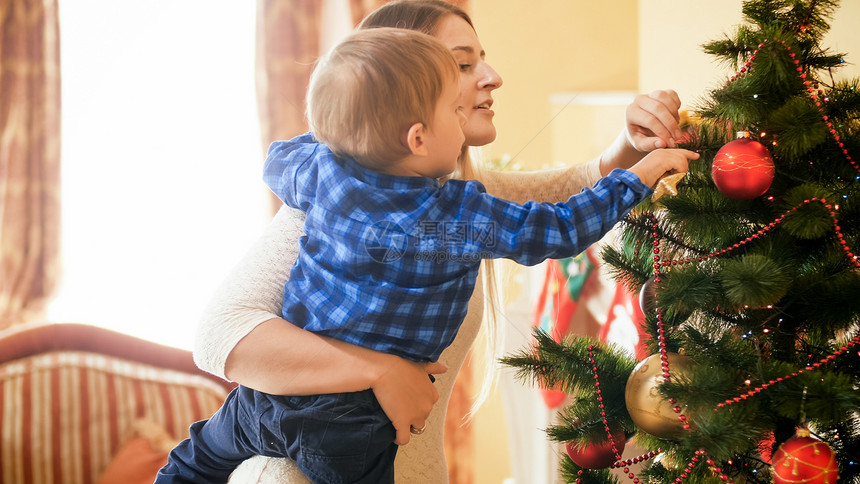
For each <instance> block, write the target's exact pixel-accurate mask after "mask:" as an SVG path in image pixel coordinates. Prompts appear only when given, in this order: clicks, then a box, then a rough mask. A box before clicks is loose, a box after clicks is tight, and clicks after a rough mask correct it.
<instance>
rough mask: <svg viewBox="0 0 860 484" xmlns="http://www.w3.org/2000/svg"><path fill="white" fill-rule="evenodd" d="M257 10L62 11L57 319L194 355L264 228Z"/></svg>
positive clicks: (227, 6)
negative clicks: (212, 305)
mask: <svg viewBox="0 0 860 484" xmlns="http://www.w3.org/2000/svg"><path fill="white" fill-rule="evenodd" d="M255 8H256V5H255V2H248V1H239V2H237V1H232V0H217V1H211V0H210V1H204V0H180V1H177V0H152V1H148V2H132V1H129V0H121V1H116V0H114V1H108V0H86V1H76V2H60V33H61V56H62V57H61V62H62V72H61V76H62V82H63V92H62V100H63V106H62V109H63V119H62V123H63V124H62V126H63V128H62V129H63V138H62V163H63V173H62V176H63V187H62V192H63V193H62V197H63V198H62V206H63V235H62V237H63V240H62V244H63V266H64V279H63V282H62V285H61V288H60V293H59V294H58V298H57V300H56V301H55V303H54V304H53V305H52V306H51V308H50V312H49V315H50V318H51V320H52V321H59V322H82V323H89V324H95V325H100V326H105V327H109V328H112V329H115V330H118V331H122V332H126V333H130V334H133V335H135V336H138V337H142V338H145V339H150V340H154V341H158V342H160V343H164V344H169V345H173V346H179V347H183V348H191V346H192V339H193V335H194V331H195V327H196V325H197V322H198V317H199V315H200V313H201V311H202V310H203V307H204V306H205V304H206V303H207V301H208V300H209V298H210V297H211V296H212V294H213V292H214V290H215V288H216V287H217V285H218V284H219V283H220V282H221V281H222V280H223V278H224V277H225V275H226V273H227V271H228V270H229V269H230V268H231V267H232V266H233V265H234V264H235V263H236V261H237V260H238V258H239V257H241V255H242V254H243V253H244V252H245V251H246V250H247V249H248V247H250V245H251V244H252V243H253V241H254V240H256V238H257V237H258V236H259V234H260V232H261V230H262V228H263V227H264V225H265V224H266V222H267V221H268V220H269V218H270V217H269V216H268V208H267V199H266V196H267V195H266V189H265V186H264V184H263V183H262V181H261V170H262V161H263V153H262V150H261V149H260V139H259V130H258V125H257V111H256V104H255V103H256V99H255V92H254V28H255V22H256V19H255Z"/></svg>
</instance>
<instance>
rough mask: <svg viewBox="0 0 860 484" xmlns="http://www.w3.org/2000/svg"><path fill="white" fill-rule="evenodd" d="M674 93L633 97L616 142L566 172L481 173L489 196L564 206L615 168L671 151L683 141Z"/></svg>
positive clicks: (679, 105)
mask: <svg viewBox="0 0 860 484" xmlns="http://www.w3.org/2000/svg"><path fill="white" fill-rule="evenodd" d="M680 107H681V100H680V99H679V98H678V94H677V93H675V91H668V90H667V91H654V92H652V93H650V94H641V95H639V96H636V98H635V99H634V100H633V102H632V103H631V104H630V105H629V106H628V107H627V111H626V112H625V122H626V127H625V129H624V131H622V132H621V134H619V135H618V137H617V138H616V139H615V141H614V142H613V143H612V144H611V145H610V146H609V147H608V148H607V149H606V150H605V151H604V152H603V153H602V154H601V155H600V157H598V158H595V159H593V160H591V161H589V162H588V163H585V164H581V165H576V166H573V167H570V168H559V169H552V170H541V171H533V172H498V171H491V170H486V171H482V172H481V181H482V182H483V183H484V186H485V187H486V189H487V193H489V194H490V195H493V196H496V197H499V198H504V199H506V200H510V201H512V202H517V203H525V202H527V201H529V200H534V201H537V202H551V203H555V202H563V201H565V200H567V199H568V198H570V196H571V195H573V194H575V193H577V192H579V191H580V190H582V189H583V188H586V187H591V186H593V185H594V184H595V183H597V181H598V180H599V179H600V178H602V177H604V176H606V175H608V174H609V172H611V171H612V170H613V169H615V168H624V169H629V168H630V167H632V166H633V165H635V164H636V163H638V162H639V161H640V160H642V158H643V157H645V155H647V154H648V153H649V152H651V151H652V150H654V149H657V148H666V147H674V146H675V140H676V139H679V138H681V136H682V133H681V128H680V127H679V126H678V120H679V119H680V118H679V115H678V109H680Z"/></svg>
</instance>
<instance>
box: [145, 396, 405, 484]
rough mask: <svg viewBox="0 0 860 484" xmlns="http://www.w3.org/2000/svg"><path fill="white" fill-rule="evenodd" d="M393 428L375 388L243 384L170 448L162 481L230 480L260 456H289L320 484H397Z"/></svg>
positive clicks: (157, 479) (215, 481) (160, 482)
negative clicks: (286, 388)
mask: <svg viewBox="0 0 860 484" xmlns="http://www.w3.org/2000/svg"><path fill="white" fill-rule="evenodd" d="M394 437H395V430H394V426H393V425H392V424H391V421H390V420H388V417H387V416H386V415H385V413H384V412H383V411H382V408H381V407H380V406H379V403H378V402H377V401H376V397H374V395H373V392H372V391H371V390H364V391H361V392H354V393H333V394H327V395H312V396H302V397H294V396H278V395H269V394H266V393H261V392H258V391H255V390H251V389H250V388H246V387H243V386H239V387H237V388H235V389H234V390H233V391H232V392H230V394H229V395H228V396H227V399H226V400H225V401H224V405H222V406H221V408H220V409H219V410H218V411H217V412H216V413H215V415H213V416H212V418H210V419H209V420H202V421H200V422H195V423H194V424H192V425H191V437H190V438H189V439H185V440H184V441H182V443H180V444H179V445H178V446H176V448H175V449H173V451H171V452H170V457H169V459H168V463H167V465H166V466H164V467H163V468H162V469H161V470H160V471H159V472H158V477H157V478H156V480H155V482H156V484H163V483H195V484H197V483H204V482H205V483H217V482H227V478H228V477H229V475H230V473H231V472H233V470H234V469H235V468H236V467H237V466H238V465H239V464H240V463H242V461H244V460H245V459H247V458H249V457H252V456H254V455H265V456H269V457H290V458H291V459H293V460H295V461H296V464H298V467H299V469H301V470H302V472H304V474H305V475H306V476H307V477H308V478H309V479H310V480H312V481H313V482H315V483H327V484H331V483H367V484H371V483H372V484H377V483H393V482H394V456H395V454H396V453H397V445H395V444H394Z"/></svg>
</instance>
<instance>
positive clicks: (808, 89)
mask: <svg viewBox="0 0 860 484" xmlns="http://www.w3.org/2000/svg"><path fill="white" fill-rule="evenodd" d="M768 42H769V40H768V39H764V40H763V41H762V42H761V43H760V44H758V48H757V49H755V50H754V51H753V53H752V55H751V56H750V58H749V60H748V61H747V62H745V63H744V66H743V67H742V68H741V70H740V71H739V72H738V73H737V74H735V75H734V76H732V77H731V78H730V79H729V82H727V83H726V85H728V84H731V83H732V82H734V81H735V80H736V79H739V78H741V77H743V76H745V75H746V74H747V73H749V71H751V70H752V63H753V61H754V60H755V58H756V56H757V55H758V52H759V49H761V48H763V47H764V46H765V45H766V44H767V43H768ZM780 43H781V44H782V46H783V47H785V50H787V51H788V56H789V57H791V58H792V59H794V58H795V57H796V55H795V53H794V52H792V51H791V46H790V45H788V44H786V43H785V41H784V40H782V41H780ZM794 65H796V66H797V67H796V68H795V69H796V70H797V72H799V73H800V74H798V76H799V77H800V78H801V79H802V80H803V85H804V86H806V92H807V93H809V98H810V99H812V101H813V102H815V106H816V107H817V108H818V112H819V113H821V119H822V120H823V121H824V123H825V124H826V125H827V128H828V133H830V136H832V137H833V140H834V141H835V142H836V146H838V147H839V149H840V151H842V155H843V156H845V159H846V160H848V162H849V163H851V166H852V167H853V168H854V170H855V171H857V173H860V164H858V163H857V162H856V161H854V158H852V156H851V154H850V153H848V149H847V148H845V143H843V142H842V138H840V136H839V134H838V133H837V131H836V129H835V128H834V127H833V123H831V122H830V119H829V117H828V116H827V115H826V114H824V108H822V107H821V101H820V100H819V97H820V96H824V91H822V90H821V89H819V87H818V83H813V82H812V81H810V80H807V79H806V73H804V72H803V67H801V66H800V61H799V60H797V59H794ZM813 84H814V87H813ZM816 90H817V95H816ZM824 100H825V101H828V100H829V99H828V98H827V97H824Z"/></svg>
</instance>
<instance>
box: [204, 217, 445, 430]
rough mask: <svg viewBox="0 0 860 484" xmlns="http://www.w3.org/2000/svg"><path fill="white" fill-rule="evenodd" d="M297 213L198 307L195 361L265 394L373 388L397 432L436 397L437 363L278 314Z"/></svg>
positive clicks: (277, 221)
mask: <svg viewBox="0 0 860 484" xmlns="http://www.w3.org/2000/svg"><path fill="white" fill-rule="evenodd" d="M303 221H304V215H303V214H302V213H301V212H299V211H297V210H292V209H289V208H286V207H284V208H282V209H281V210H280V211H279V212H278V214H277V215H276V216H275V218H274V219H273V220H272V222H271V223H270V225H269V227H268V228H267V230H266V231H265V233H264V234H263V236H262V237H261V238H260V240H258V242H257V243H256V245H255V246H254V247H253V248H252V249H251V250H250V252H249V253H248V254H247V255H246V256H245V257H244V258H243V259H242V260H241V261H240V263H239V265H238V266H237V267H236V268H235V269H234V270H233V271H232V273H231V274H230V275H229V276H228V277H227V279H226V281H225V282H224V283H223V284H222V286H221V287H220V288H219V290H218V291H217V292H216V294H215V297H214V298H213V300H212V302H211V303H210V304H209V306H208V307H207V308H206V310H205V311H204V314H203V317H202V319H201V322H200V325H199V327H198V331H197V338H196V343H195V348H194V358H195V361H196V362H197V365H198V366H200V368H202V369H204V370H206V371H209V372H211V373H214V374H216V375H219V376H221V377H222V378H228V377H229V378H230V379H232V380H235V381H236V382H238V383H240V384H242V385H244V386H247V387H250V388H254V389H256V390H260V391H263V392H266V393H272V394H290V395H312V394H323V393H335V392H350V391H359V390H365V389H368V388H370V389H372V390H373V391H374V394H375V395H376V397H377V399H378V400H379V403H380V405H382V408H383V410H384V411H385V413H386V414H387V415H388V416H389V418H391V420H392V422H393V423H394V426H395V428H396V429H397V443H398V444H405V443H406V442H408V441H409V427H410V425H414V426H415V427H421V426H423V425H424V419H425V418H426V417H427V415H428V414H429V412H430V409H431V408H432V406H433V404H434V403H435V402H436V400H437V399H438V393H437V392H436V389H435V387H434V386H433V385H432V383H431V382H430V380H429V378H428V377H427V374H428V373H434V374H435V373H443V372H444V371H445V367H444V365H441V364H438V363H432V364H431V363H414V362H410V361H408V360H404V359H401V358H398V357H396V356H392V355H387V354H383V353H378V352H375V351H372V350H369V349H366V348H362V347H359V346H354V345H350V344H348V343H344V342H341V341H337V340H332V339H329V338H324V337H321V336H318V335H316V334H314V333H311V332H308V331H305V330H303V329H301V328H298V327H296V326H294V325H292V324H291V323H288V322H287V321H284V320H283V319H281V318H280V317H279V314H280V312H281V303H282V300H283V292H284V283H285V282H286V281H287V279H288V278H289V272H290V269H291V268H292V265H293V263H294V262H295V260H296V257H297V256H298V240H299V237H301V236H302V235H303V231H302V223H303Z"/></svg>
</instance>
